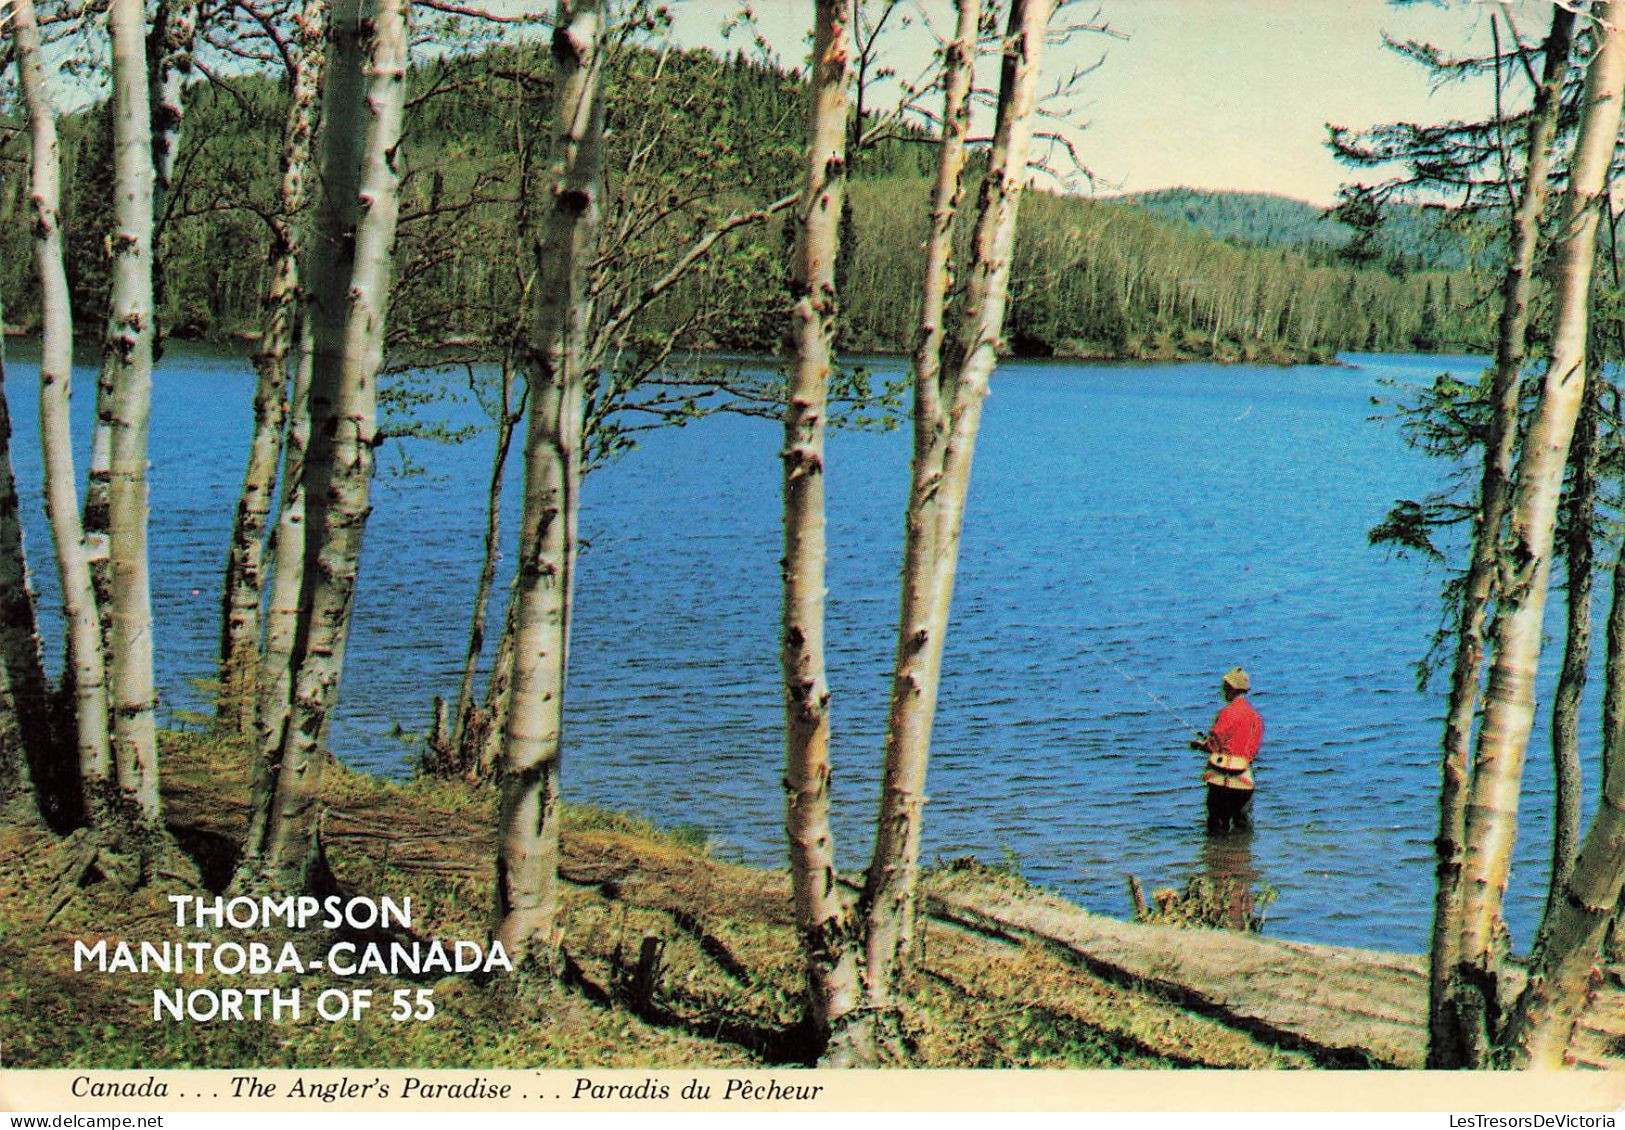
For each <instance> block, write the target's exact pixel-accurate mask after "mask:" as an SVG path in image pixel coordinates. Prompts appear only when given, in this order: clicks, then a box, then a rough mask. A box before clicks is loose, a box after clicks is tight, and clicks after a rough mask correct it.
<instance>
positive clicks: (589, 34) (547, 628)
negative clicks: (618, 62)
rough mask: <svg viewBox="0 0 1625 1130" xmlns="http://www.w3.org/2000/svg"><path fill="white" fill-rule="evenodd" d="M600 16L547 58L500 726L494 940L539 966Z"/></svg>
mask: <svg viewBox="0 0 1625 1130" xmlns="http://www.w3.org/2000/svg"><path fill="white" fill-rule="evenodd" d="M605 18H606V12H605V10H604V6H603V5H602V4H601V3H599V2H598V0H578V2H575V3H570V2H568V0H561V3H560V4H559V8H558V18H557V21H556V23H555V30H554V33H553V58H554V61H555V64H556V66H557V68H558V70H557V78H556V83H555V90H556V92H557V93H556V94H555V98H556V99H557V101H556V104H555V105H556V107H557V108H556V111H555V113H556V118H557V124H556V127H555V129H556V133H557V144H558V148H559V151H560V153H561V163H560V166H559V170H558V174H557V182H556V184H555V185H554V188H553V199H552V204H551V208H550V211H549V215H548V220H547V227H546V232H545V235H544V237H543V239H542V241H541V242H540V244H539V245H538V247H537V256H538V261H537V264H536V267H537V286H536V291H535V296H534V299H533V307H532V323H531V339H530V350H529V356H528V357H527V358H526V365H525V368H526V378H527V380H528V382H529V388H530V392H529V397H530V409H529V410H530V417H529V420H528V423H527V427H526V433H525V486H524V501H523V510H522V513H521V517H520V549H519V552H520V557H519V565H518V577H517V580H516V581H515V589H514V597H513V601H514V613H515V622H514V648H513V660H512V668H511V671H512V677H511V680H510V684H509V687H508V690H507V693H508V694H509V696H510V699H509V704H508V711H507V719H506V725H505V726H504V729H503V745H502V810H501V815H500V818H499V819H500V825H499V828H498V847H497V890H496V896H497V897H496V913H497V924H496V937H497V938H498V940H500V941H501V942H502V944H503V945H504V946H505V947H506V948H507V950H508V952H509V954H510V955H512V956H514V958H515V960H516V961H518V962H523V963H531V964H540V965H542V966H547V965H549V964H550V963H551V960H552V954H553V951H554V949H555V948H556V946H557V944H558V921H557V918H558V861H559V760H560V752H561V741H562V737H563V726H564V691H565V675H566V671H567V669H568V663H569V640H570V606H571V595H572V591H573V588H574V578H575V565H576V540H577V539H576V521H577V513H578V509H579V505H580V488H581V456H582V452H581V438H582V424H583V420H582V414H583V411H584V403H585V402H584V391H585V380H586V373H585V371H584V369H583V362H584V360H585V357H584V354H585V350H586V346H587V333H588V330H589V326H590V322H591V318H592V298H591V295H590V293H589V290H588V282H589V276H588V271H589V266H590V264H591V262H592V259H593V257H594V255H595V254H596V250H597V246H598V223H599V197H600V195H601V192H602V186H603V122H604V106H603V98H602V95H603V66H604V58H603V51H604V48H603V35H604V31H605V27H604V21H605Z"/></svg>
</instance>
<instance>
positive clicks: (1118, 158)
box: [677, 0, 1551, 204]
mask: <svg viewBox="0 0 1625 1130" xmlns="http://www.w3.org/2000/svg"><path fill="white" fill-rule="evenodd" d="M920 2H921V4H922V6H923V7H925V8H928V9H930V10H932V11H933V12H935V13H936V14H937V18H938V19H940V21H941V24H942V26H943V27H949V26H951V18H950V16H949V14H948V13H949V5H948V4H946V3H945V2H943V0H920ZM1097 3H1098V7H1099V10H1100V13H1101V16H1102V17H1103V18H1104V19H1105V20H1106V21H1107V22H1108V23H1109V24H1110V25H1111V27H1112V28H1113V29H1114V30H1116V31H1118V32H1122V33H1124V34H1126V35H1127V36H1128V38H1127V39H1126V40H1123V41H1119V40H1115V39H1107V38H1103V37H1100V36H1085V37H1080V38H1078V39H1077V40H1076V41H1075V42H1074V43H1072V44H1071V45H1069V46H1068V47H1067V48H1066V49H1064V51H1057V52H1052V53H1051V56H1050V58H1049V59H1048V60H1047V63H1048V65H1047V66H1046V68H1045V70H1046V72H1047V73H1049V74H1052V75H1059V74H1062V73H1065V72H1068V71H1070V70H1071V69H1072V67H1073V66H1075V65H1080V64H1085V63H1088V62H1092V61H1093V60H1094V59H1096V58H1098V57H1099V56H1100V55H1101V54H1103V53H1104V55H1105V56H1106V58H1105V63H1104V65H1103V66H1102V67H1101V68H1100V69H1099V70H1098V71H1096V72H1095V73H1094V74H1092V75H1091V76H1090V77H1089V78H1088V79H1087V80H1086V84H1087V85H1086V87H1085V94H1084V96H1083V98H1082V99H1080V100H1079V101H1078V103H1077V104H1076V107H1075V110H1074V112H1073V113H1072V114H1071V115H1070V120H1071V122H1072V124H1073V125H1074V126H1077V127H1082V128H1081V132H1079V133H1078V134H1077V145H1078V147H1079V149H1080V151H1081V153H1082V156H1083V158H1084V160H1085V162H1086V163H1087V164H1088V165H1089V166H1090V167H1091V168H1092V169H1093V170H1094V172H1095V173H1096V174H1097V176H1099V177H1100V178H1101V180H1100V183H1099V184H1098V185H1097V191H1099V192H1102V193H1108V194H1109V193H1114V192H1118V191H1127V192H1134V191H1145V190H1150V189H1155V188H1167V187H1173V186H1177V185H1189V186H1193V187H1203V188H1232V189H1247V190H1253V191H1262V192H1275V193H1280V194H1282V195H1284V196H1291V197H1296V198H1298V199H1302V200H1308V201H1311V202H1313V203H1316V204H1326V203H1329V202H1330V201H1331V199H1332V197H1333V196H1334V195H1335V193H1336V191H1337V186H1338V185H1339V183H1341V182H1342V181H1343V180H1345V179H1351V178H1352V177H1353V175H1354V174H1352V173H1350V172H1349V171H1348V170H1345V169H1344V168H1343V167H1341V166H1339V165H1338V164H1337V162H1336V161H1334V160H1333V159H1332V157H1331V155H1330V153H1329V152H1328V150H1327V149H1326V147H1325V144H1324V142H1325V137H1326V130H1325V126H1326V123H1327V122H1336V123H1338V124H1340V125H1347V126H1353V127H1363V126H1369V125H1374V124H1378V123H1381V122H1386V121H1395V120H1413V121H1433V120H1438V119H1442V118H1448V117H1453V116H1483V115H1486V114H1487V113H1488V108H1489V97H1490V95H1489V94H1488V93H1487V90H1486V89H1485V86H1486V85H1487V84H1480V85H1479V87H1478V88H1476V89H1475V88H1472V87H1467V86H1461V85H1453V86H1451V87H1448V88H1446V89H1445V90H1442V91H1437V92H1431V91H1430V90H1429V87H1428V82H1427V78H1426V76H1425V74H1424V73H1423V72H1422V69H1421V68H1420V67H1418V66H1417V65H1415V64H1413V63H1410V62H1408V61H1406V60H1404V59H1402V58H1400V57H1399V56H1397V55H1395V54H1394V53H1393V52H1391V51H1389V50H1387V49H1386V48H1385V47H1384V46H1383V43H1382V33H1383V32H1384V31H1385V30H1386V31H1388V32H1389V33H1390V34H1392V35H1393V36H1394V37H1396V38H1399V39H1407V38H1422V39H1427V40H1429V41H1432V42H1434V43H1437V44H1438V45H1440V46H1441V47H1444V48H1446V49H1449V50H1452V51H1464V50H1468V49H1472V50H1479V51H1487V50H1488V47H1489V43H1490V30H1489V25H1490V17H1489V13H1490V11H1491V10H1492V8H1493V9H1494V10H1497V11H1499V10H1501V9H1502V7H1503V6H1502V5H1501V4H1499V3H1492V2H1491V0H1453V2H1451V3H1448V4H1446V3H1431V2H1428V0H1421V2H1419V3H1412V4H1409V5H1405V6H1402V7H1396V6H1393V5H1391V4H1388V3H1385V2H1383V0H1097ZM739 7H740V4H739V0H690V3H688V4H686V5H681V6H679V8H678V9H677V10H678V13H679V16H678V31H679V35H680V36H681V38H683V39H684V41H686V42H690V43H701V42H703V43H708V44H714V43H715V42H716V32H715V28H716V27H717V25H718V24H719V23H720V22H721V21H722V20H725V19H726V18H727V17H728V16H729V15H730V14H732V13H734V12H736V11H738V9H739ZM752 7H753V9H754V11H755V13H756V16H757V20H758V23H759V25H760V26H761V28H762V31H763V33H764V35H765V37H766V38H767V39H768V40H769V41H770V42H771V43H772V45H773V47H774V48H775V50H777V51H778V52H779V54H780V56H781V59H782V60H783V61H784V62H786V63H791V64H795V65H799V64H800V63H801V62H802V60H803V59H804V57H805V53H806V46H805V43H806V34H807V28H808V27H809V25H810V12H811V9H812V4H811V3H810V0H755V2H754V3H753V4H752ZM1094 10H1095V4H1091V3H1087V2H1086V3H1083V4H1080V5H1078V6H1076V7H1075V8H1074V9H1073V11H1074V13H1076V14H1077V15H1080V16H1088V15H1090V14H1091V13H1092V12H1093V11H1094ZM1511 12H1512V18H1513V21H1514V22H1515V23H1516V24H1517V27H1518V29H1519V31H1520V32H1521V33H1522V35H1523V37H1524V39H1525V40H1526V41H1538V40H1539V39H1541V38H1543V37H1544V35H1545V33H1546V28H1547V24H1548V23H1549V21H1550V13H1551V7H1550V0H1516V2H1514V3H1513V4H1511ZM897 43H898V51H897V55H896V62H897V63H898V64H899V69H900V70H907V69H908V64H909V62H911V61H913V62H917V61H918V60H919V58H920V57H921V52H922V51H923V50H928V48H927V46H926V45H927V43H928V40H927V39H926V38H925V37H924V36H922V35H920V34H919V33H918V32H917V31H915V32H910V31H907V30H905V31H904V32H902V33H901V34H900V35H899V37H898V40H897Z"/></svg>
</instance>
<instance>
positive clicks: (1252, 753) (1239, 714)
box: [1207, 695, 1264, 763]
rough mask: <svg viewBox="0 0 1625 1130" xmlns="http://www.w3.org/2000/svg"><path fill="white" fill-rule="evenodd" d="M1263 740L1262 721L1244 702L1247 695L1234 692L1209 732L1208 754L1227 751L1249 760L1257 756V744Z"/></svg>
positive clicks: (1249, 705) (1248, 703)
mask: <svg viewBox="0 0 1625 1130" xmlns="http://www.w3.org/2000/svg"><path fill="white" fill-rule="evenodd" d="M1263 740H1264V720H1263V719H1262V718H1260V717H1259V716H1258V711H1256V710H1254V709H1253V704H1252V703H1250V702H1248V701H1247V696H1246V695H1237V696H1236V697H1235V698H1233V699H1231V700H1230V701H1229V702H1227V703H1225V704H1224V709H1223V710H1221V711H1219V716H1218V717H1217V718H1215V719H1214V720H1213V729H1212V730H1210V731H1208V739H1207V749H1208V752H1209V753H1228V754H1230V755H1231V756H1232V757H1244V758H1246V759H1247V761H1248V762H1249V763H1251V762H1252V760H1253V758H1255V757H1257V756H1258V745H1259V743H1260V742H1262V741H1263Z"/></svg>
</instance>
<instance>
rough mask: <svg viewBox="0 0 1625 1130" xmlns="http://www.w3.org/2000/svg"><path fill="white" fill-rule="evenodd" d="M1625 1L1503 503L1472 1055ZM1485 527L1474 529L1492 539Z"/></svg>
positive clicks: (1572, 192)
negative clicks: (1543, 353)
mask: <svg viewBox="0 0 1625 1130" xmlns="http://www.w3.org/2000/svg"><path fill="white" fill-rule="evenodd" d="M1622 18H1625V4H1621V3H1609V4H1608V5H1607V6H1606V7H1605V8H1604V10H1603V11H1602V13H1601V14H1600V16H1599V17H1598V25H1597V30H1596V38H1597V49H1596V52H1595V54H1594V56H1593V58H1592V61H1591V63H1590V65H1589V67H1588V68H1587V74H1586V89H1585V105H1584V110H1583V115H1582V118H1581V123H1580V132H1579V136H1578V139H1577V141H1576V143H1575V153H1574V158H1573V161H1572V164H1571V168H1570V172H1569V185H1568V190H1567V192H1566V194H1565V199H1564V205H1563V214H1562V220H1561V224H1562V226H1561V229H1560V238H1559V242H1558V246H1557V249H1556V263H1555V274H1556V294H1555V299H1554V302H1555V325H1554V330H1553V336H1552V346H1551V356H1550V359H1549V361H1548V364H1547V368H1546V374H1545V378H1544V381H1543V384H1542V388H1541V393H1540V400H1539V403H1538V404H1537V406H1536V408H1535V412H1534V416H1533V418H1532V420H1531V421H1530V424H1529V427H1528V431H1527V434H1526V436H1525V438H1524V441H1523V446H1522V452H1521V456H1520V458H1519V461H1518V466H1517V472H1516V486H1515V488H1514V490H1513V492H1512V495H1511V499H1510V506H1509V512H1508V513H1509V522H1510V526H1509V534H1508V541H1509V549H1508V550H1507V551H1506V557H1505V560H1504V563H1503V566H1502V567H1503V571H1504V573H1505V579H1504V582H1503V585H1504V587H1503V589H1502V590H1501V591H1500V593H1499V595H1498V601H1497V610H1496V622H1495V631H1494V636H1493V660H1492V663H1491V666H1490V674H1489V685H1488V688H1487V690H1486V693H1485V706H1484V718H1483V723H1482V726H1481V729H1480V732H1479V739H1478V746H1477V751H1476V756H1475V759H1474V765H1473V774H1472V783H1471V787H1470V791H1469V794H1468V798H1467V805H1466V821H1465V833H1466V835H1465V840H1464V845H1465V858H1464V861H1463V868H1462V877H1461V880H1460V882H1461V888H1462V894H1461V904H1462V905H1461V912H1460V931H1459V943H1458V945H1459V948H1457V949H1456V951H1455V953H1454V955H1453V956H1454V957H1455V959H1456V964H1455V969H1454V971H1453V973H1452V974H1451V975H1450V979H1451V981H1452V982H1453V984H1452V985H1451V996H1452V998H1453V1001H1454V1003H1455V1008H1456V1017H1455V1020H1456V1024H1457V1026H1458V1029H1459V1034H1460V1039H1461V1046H1462V1047H1463V1048H1465V1049H1466V1052H1467V1059H1468V1062H1471V1063H1475V1064H1482V1063H1484V1062H1486V1060H1487V1059H1488V1057H1489V1056H1490V1054H1491V1049H1492V1047H1493V1044H1494V1041H1495V1035H1496V1034H1495V1033H1493V1032H1491V1031H1490V1030H1489V1027H1488V1026H1489V1025H1490V1024H1491V1022H1492V1018H1493V1017H1494V1015H1495V1014H1496V1010H1497V1007H1498V999H1497V998H1498V991H1497V987H1496V986H1497V982H1498V979H1499V975H1500V967H1501V964H1502V960H1503V950H1504V940H1503V938H1502V935H1503V934H1504V930H1505V927H1504V926H1503V925H1502V923H1501V917H1500V914H1501V906H1502V900H1503V897H1504V893H1505V888H1506V881H1507V873H1508V870H1509V866H1510V859H1511V853H1512V845H1513V841H1514V839H1515V838H1516V834H1517V812H1518V793H1519V788H1520V785H1521V777H1522V769H1523V760H1524V754H1525V752H1526V750H1527V746H1528V742H1529V734H1530V730H1531V727H1532V725H1533V721H1534V677H1535V669H1536V665H1537V663H1538V661H1539V657H1540V646H1541V621H1542V616H1543V614H1544V612H1545V606H1546V595H1547V588H1548V582H1549V579H1550V570H1551V555H1552V543H1553V535H1554V530H1555V525H1556V514H1557V505H1558V498H1559V495H1560V493H1561V489H1562V482H1563V470H1564V466H1565V463H1566V461H1567V458H1568V451H1569V445H1570V441H1571V439H1572V437H1573V434H1574V428H1575V422H1576V418H1577V416H1578V414H1579V409H1580V405H1581V402H1582V400H1583V398H1584V391H1585V384H1586V379H1587V374H1586V368H1585V366H1586V344H1587V342H1586V338H1587V331H1588V326H1589V299H1590V286H1591V273H1592V266H1593V258H1594V250H1595V246H1596V232H1597V220H1598V208H1599V206H1600V205H1599V202H1600V201H1601V200H1602V198H1603V194H1604V192H1605V190H1606V187H1607V179H1608V167H1609V164H1610V161H1611V159H1612V156H1613V152H1614V146H1615V135H1616V132H1617V129H1618V126H1619V118H1620V97H1621V93H1622V90H1625V25H1622V23H1621V20H1622ZM1490 533H1491V532H1490V531H1487V530H1485V531H1481V534H1480V536H1481V537H1483V536H1488V535H1489V534H1490Z"/></svg>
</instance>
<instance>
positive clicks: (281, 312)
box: [218, 0, 327, 736]
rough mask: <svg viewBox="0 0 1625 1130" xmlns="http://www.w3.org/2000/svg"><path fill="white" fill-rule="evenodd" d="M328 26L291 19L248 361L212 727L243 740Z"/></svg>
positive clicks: (255, 669)
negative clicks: (239, 483) (294, 23)
mask: <svg viewBox="0 0 1625 1130" xmlns="http://www.w3.org/2000/svg"><path fill="white" fill-rule="evenodd" d="M326 28H327V2H326V0H306V3H305V5H304V8H303V10H302V11H301V13H300V15H299V19H298V37H297V42H296V45H295V47H294V52H295V53H294V59H293V74H292V93H291V95H290V97H289V103H288V115H287V120H286V123H285V125H284V127H283V135H282V141H283V148H282V152H283V158H282V184H281V190H280V193H279V197H278V204H277V213H276V217H275V222H274V224H273V225H272V230H273V235H272V252H271V276H270V279H269V281H268V283H267V285H266V291H265V296H264V299H263V301H262V303H261V310H262V314H261V330H260V345H259V349H258V351H257V352H256V353H255V355H254V369H255V374H256V377H257V382H256V387H255V390H254V431H253V435H252V438H251V440H250V442H249V454H248V466H247V469H246V470H245V472H244V474H243V487H242V491H241V492H240V493H239V494H238V497H237V510H236V515H235V517H234V519H233V522H232V530H231V545H230V549H229V551H228V553H227V560H226V578H225V595H224V599H223V600H222V606H223V607H222V615H221V631H220V703H219V713H218V721H219V722H220V724H221V725H222V726H223V727H224V728H226V729H229V730H233V731H235V732H237V733H239V734H243V735H244V736H248V735H251V734H253V733H254V717H255V698H256V689H257V687H258V685H259V655H260V652H259V649H260V605H261V602H262V600H263V598H264V584H265V581H264V568H263V567H264V556H265V526H266V521H267V520H268V518H269V516H270V512H271V493H272V491H273V489H274V488H275V485H276V469H277V463H278V461H279V460H280V459H281V457H282V447H283V435H284V431H285V429H286V426H287V419H288V398H287V384H288V357H289V355H290V353H291V352H292V346H293V333H294V325H295V322H296V320H297V313H298V309H297V305H298V297H299V260H298V255H299V245H300V243H301V240H300V238H299V227H300V220H301V217H302V215H303V213H304V211H305V205H306V201H307V199H308V197H309V191H308V188H307V185H308V182H309V164H310V153H311V137H312V134H313V132H314V130H315V126H316V104H317V95H318V92H319V91H320V88H321V71H322V60H323V57H324V51H323V41H324V39H325V38H326Z"/></svg>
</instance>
